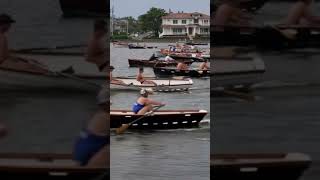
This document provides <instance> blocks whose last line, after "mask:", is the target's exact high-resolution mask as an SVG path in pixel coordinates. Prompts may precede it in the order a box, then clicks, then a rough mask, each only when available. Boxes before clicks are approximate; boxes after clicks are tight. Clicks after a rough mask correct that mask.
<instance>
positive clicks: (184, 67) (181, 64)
mask: <svg viewBox="0 0 320 180" xmlns="http://www.w3.org/2000/svg"><path fill="white" fill-rule="evenodd" d="M177 70H189V67H188V65H187V64H186V63H184V61H180V62H179V63H178V65H177Z"/></svg>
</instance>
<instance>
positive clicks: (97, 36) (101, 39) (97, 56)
mask: <svg viewBox="0 0 320 180" xmlns="http://www.w3.org/2000/svg"><path fill="white" fill-rule="evenodd" d="M106 37H107V22H106V21H105V20H96V21H95V22H94V32H93V35H92V36H91V38H90V40H89V43H88V49H87V53H86V56H87V57H86V60H87V61H88V62H90V63H93V64H96V65H97V67H98V69H99V71H100V72H107V67H108V64H109V63H108V62H109V61H108V59H107V56H108V50H107V47H106V42H107V40H106Z"/></svg>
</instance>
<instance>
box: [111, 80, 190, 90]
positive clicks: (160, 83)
mask: <svg viewBox="0 0 320 180" xmlns="http://www.w3.org/2000/svg"><path fill="white" fill-rule="evenodd" d="M115 80H119V81H122V82H123V83H124V84H119V83H115V82H111V84H110V89H111V90H140V89H141V88H152V89H153V90H154V91H187V90H188V89H189V88H190V87H191V86H192V85H193V81H192V79H155V78H147V80H148V81H152V82H154V83H156V84H157V86H156V85H155V84H141V83H140V82H139V81H137V80H136V79H135V78H115Z"/></svg>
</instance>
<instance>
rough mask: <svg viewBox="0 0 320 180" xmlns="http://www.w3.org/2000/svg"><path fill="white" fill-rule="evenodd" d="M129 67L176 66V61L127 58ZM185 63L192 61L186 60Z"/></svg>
mask: <svg viewBox="0 0 320 180" xmlns="http://www.w3.org/2000/svg"><path fill="white" fill-rule="evenodd" d="M128 62H129V66H130V67H155V66H156V67H168V66H177V64H178V63H177V62H176V61H172V62H165V61H161V60H152V61H149V60H142V59H128ZM185 63H186V64H191V63H192V61H190V60H186V61H185Z"/></svg>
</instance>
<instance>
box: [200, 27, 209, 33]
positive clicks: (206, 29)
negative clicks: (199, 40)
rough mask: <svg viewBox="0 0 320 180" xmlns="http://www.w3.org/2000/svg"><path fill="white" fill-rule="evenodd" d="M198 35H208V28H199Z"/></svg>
mask: <svg viewBox="0 0 320 180" xmlns="http://www.w3.org/2000/svg"><path fill="white" fill-rule="evenodd" d="M200 33H201V34H209V28H201V29H200Z"/></svg>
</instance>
